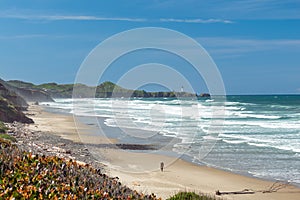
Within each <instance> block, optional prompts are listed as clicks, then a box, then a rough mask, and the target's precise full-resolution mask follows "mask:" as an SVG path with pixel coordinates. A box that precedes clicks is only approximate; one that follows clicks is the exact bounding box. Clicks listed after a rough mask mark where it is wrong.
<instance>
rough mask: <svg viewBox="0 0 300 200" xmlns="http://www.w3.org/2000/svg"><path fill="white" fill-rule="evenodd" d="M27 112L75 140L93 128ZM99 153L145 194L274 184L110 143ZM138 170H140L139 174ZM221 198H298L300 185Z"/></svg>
mask: <svg viewBox="0 0 300 200" xmlns="http://www.w3.org/2000/svg"><path fill="white" fill-rule="evenodd" d="M27 114H28V115H29V117H31V118H32V119H33V120H34V121H35V124H33V125H30V126H29V127H28V128H29V129H31V130H35V131H37V130H38V131H41V132H45V133H50V134H55V135H57V136H59V137H61V138H64V139H67V140H71V141H73V142H75V143H80V142H81V141H82V138H80V137H79V136H78V133H77V131H78V130H77V129H78V128H79V129H80V130H81V131H82V132H85V131H86V132H89V130H90V128H91V127H89V126H88V125H86V124H82V123H81V122H78V121H76V122H74V118H73V117H72V116H71V115H70V116H67V115H63V114H59V113H51V112H46V111H45V110H44V109H43V108H42V107H41V106H32V105H31V106H30V107H29V110H28V112H27ZM75 124H76V125H75ZM90 141H91V143H101V144H110V143H116V142H117V141H116V140H113V139H110V138H105V137H97V140H96V138H95V137H92V138H90ZM84 142H86V140H84ZM89 150H90V149H89ZM95 153H96V154H95ZM98 153H99V155H101V156H100V158H98V159H102V158H104V159H105V160H106V162H104V165H103V166H104V169H105V172H106V173H107V174H108V175H110V176H113V177H119V179H120V181H121V182H122V183H124V184H125V185H127V186H128V187H130V188H132V189H135V190H137V191H141V192H143V193H155V194H156V195H157V196H158V197H162V198H163V199H165V198H167V197H170V196H172V195H174V194H175V193H176V192H179V191H194V192H202V193H205V194H209V195H214V194H215V192H216V190H220V191H241V190H244V189H252V190H254V191H262V190H267V189H268V188H269V187H270V186H271V185H272V184H273V182H271V181H266V180H261V179H258V178H253V177H247V176H243V175H238V174H234V173H232V172H228V171H223V170H219V169H214V168H211V167H206V166H199V165H196V164H193V163H190V162H187V161H184V160H181V159H174V157H169V156H165V155H158V154H148V153H145V152H134V151H127V150H126V151H124V150H122V149H115V148H107V146H106V147H103V148H97V149H95V152H91V154H93V155H88V156H94V157H97V156H95V155H97V154H98ZM79 158H80V157H79ZM162 161H163V162H165V163H166V165H165V166H166V168H165V171H164V172H160V170H159V164H160V162H162ZM100 162H101V161H100ZM128 169H129V170H128ZM137 171H138V172H139V173H136V172H137ZM222 197H223V198H225V199H292V200H293V199H299V197H300V188H297V187H295V186H291V185H289V186H287V187H286V188H283V189H281V190H279V191H277V192H274V193H262V192H256V193H255V194H239V195H223V196H222Z"/></svg>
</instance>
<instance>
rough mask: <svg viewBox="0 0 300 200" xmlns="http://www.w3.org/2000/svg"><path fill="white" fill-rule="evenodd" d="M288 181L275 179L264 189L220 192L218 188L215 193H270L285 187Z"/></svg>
mask: <svg viewBox="0 0 300 200" xmlns="http://www.w3.org/2000/svg"><path fill="white" fill-rule="evenodd" d="M288 185H289V183H286V182H281V181H276V182H275V183H273V184H272V185H271V186H270V187H269V188H268V189H266V190H256V191H255V190H252V189H244V190H241V191H230V192H220V191H219V190H217V191H216V195H228V194H255V193H259V192H261V193H272V192H277V191H278V190H281V189H283V188H286V187H287V186H288Z"/></svg>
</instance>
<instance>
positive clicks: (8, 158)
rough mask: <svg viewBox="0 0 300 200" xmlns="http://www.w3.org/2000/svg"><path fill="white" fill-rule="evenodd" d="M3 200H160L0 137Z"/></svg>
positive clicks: (0, 183) (84, 167) (86, 167)
mask: <svg viewBox="0 0 300 200" xmlns="http://www.w3.org/2000/svg"><path fill="white" fill-rule="evenodd" d="M0 199H128V200H129V199H149V200H150V199H151V200H152V199H153V200H155V199H157V198H156V197H155V195H153V194H152V195H144V194H141V193H138V192H137V191H134V190H131V189H130V188H128V187H126V186H123V185H121V183H120V182H118V180H117V179H115V178H110V177H108V176H107V175H105V174H102V173H101V170H100V169H95V168H92V167H90V166H88V165H85V166H83V165H79V164H78V163H76V162H75V161H72V160H65V159H62V158H58V157H55V156H41V155H32V154H31V153H27V152H22V151H20V150H19V149H18V147H17V146H16V145H14V144H11V143H10V142H9V141H7V140H3V139H1V138H0Z"/></svg>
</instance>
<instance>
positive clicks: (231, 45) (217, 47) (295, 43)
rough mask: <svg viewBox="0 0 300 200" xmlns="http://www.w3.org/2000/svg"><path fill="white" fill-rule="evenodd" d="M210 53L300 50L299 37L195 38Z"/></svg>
mask: <svg viewBox="0 0 300 200" xmlns="http://www.w3.org/2000/svg"><path fill="white" fill-rule="evenodd" d="M196 40H197V41H198V42H199V43H200V44H201V45H203V46H204V47H205V48H206V49H207V50H208V51H209V52H210V53H212V54H217V55H221V56H230V57H232V56H239V55H242V54H245V53H250V52H260V51H269V50H285V49H287V50H292V51H295V50H296V51H300V40H299V39H276V40H259V39H239V38H226V37H201V38H197V39H196Z"/></svg>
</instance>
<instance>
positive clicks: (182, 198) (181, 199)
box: [167, 192, 216, 200]
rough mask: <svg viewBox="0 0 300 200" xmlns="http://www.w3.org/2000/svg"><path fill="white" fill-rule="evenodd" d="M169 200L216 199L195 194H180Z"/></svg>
mask: <svg viewBox="0 0 300 200" xmlns="http://www.w3.org/2000/svg"><path fill="white" fill-rule="evenodd" d="M167 200H216V198H213V197H209V196H206V195H202V194H200V195H199V194H196V193H195V192H179V193H177V194H175V195H174V196H172V197H170V198H168V199H167Z"/></svg>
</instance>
